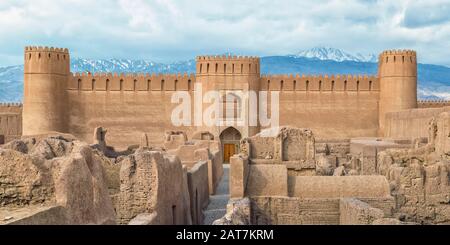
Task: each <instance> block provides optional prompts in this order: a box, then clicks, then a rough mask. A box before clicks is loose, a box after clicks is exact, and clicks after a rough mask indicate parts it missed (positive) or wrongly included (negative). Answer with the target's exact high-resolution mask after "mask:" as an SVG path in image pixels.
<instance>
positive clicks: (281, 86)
mask: <svg viewBox="0 0 450 245" xmlns="http://www.w3.org/2000/svg"><path fill="white" fill-rule="evenodd" d="M283 86H284V81H283V80H281V82H280V91H283Z"/></svg>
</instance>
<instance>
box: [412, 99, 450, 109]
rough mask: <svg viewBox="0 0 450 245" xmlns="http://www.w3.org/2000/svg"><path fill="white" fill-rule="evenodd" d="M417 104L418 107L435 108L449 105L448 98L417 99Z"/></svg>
mask: <svg viewBox="0 0 450 245" xmlns="http://www.w3.org/2000/svg"><path fill="white" fill-rule="evenodd" d="M417 105H418V107H419V108H437V107H444V106H450V100H418V101H417Z"/></svg>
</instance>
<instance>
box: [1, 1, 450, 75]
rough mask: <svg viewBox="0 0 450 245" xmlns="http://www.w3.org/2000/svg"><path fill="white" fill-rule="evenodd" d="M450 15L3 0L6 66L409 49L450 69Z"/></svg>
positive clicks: (265, 5)
mask: <svg viewBox="0 0 450 245" xmlns="http://www.w3.org/2000/svg"><path fill="white" fill-rule="evenodd" d="M449 13H450V0H436V1H431V0H428V1H424V0H416V1H410V0H396V1H376V0H366V1H363V0H348V1H336V0H331V1H320V0H319V1H299V0H284V1H283V0H277V1H273V0H250V1H246V0H214V1H211V0H178V1H176V0H95V1H93V0H1V1H0V66H6V65H15V64H20V63H22V57H23V55H22V54H23V48H24V46H26V45H42V46H43V45H48V46H57V47H66V48H69V49H70V51H71V53H72V56H77V57H85V58H128V59H141V58H143V59H149V60H153V61H157V62H172V61H176V60H184V59H189V58H193V57H195V56H196V55H201V54H222V53H226V52H232V53H236V54H243V55H277V54H280V55H284V54H293V53H296V52H298V51H299V50H302V49H308V48H312V47H315V46H330V47H335V48H341V49H345V50H347V51H350V52H355V53H356V52H360V53H375V54H377V53H379V52H380V51H382V50H383V49H392V48H408V49H415V50H417V51H418V54H419V59H420V60H419V61H420V62H422V63H434V64H441V65H447V66H450V58H449V57H450V41H449V40H450V14H449Z"/></svg>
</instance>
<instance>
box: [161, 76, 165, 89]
mask: <svg viewBox="0 0 450 245" xmlns="http://www.w3.org/2000/svg"><path fill="white" fill-rule="evenodd" d="M164 89H165V87H164V79H163V80H161V91H164Z"/></svg>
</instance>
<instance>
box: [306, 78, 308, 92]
mask: <svg viewBox="0 0 450 245" xmlns="http://www.w3.org/2000/svg"><path fill="white" fill-rule="evenodd" d="M306 91H309V81H308V80H306Z"/></svg>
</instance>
